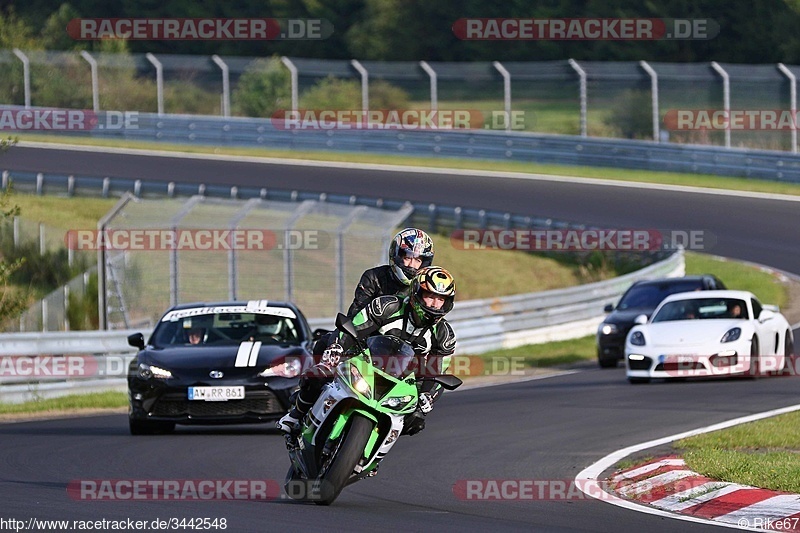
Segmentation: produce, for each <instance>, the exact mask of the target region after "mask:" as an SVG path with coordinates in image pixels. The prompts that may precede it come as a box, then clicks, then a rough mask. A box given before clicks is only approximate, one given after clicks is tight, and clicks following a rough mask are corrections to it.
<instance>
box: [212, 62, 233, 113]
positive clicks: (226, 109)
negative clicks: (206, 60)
mask: <svg viewBox="0 0 800 533" xmlns="http://www.w3.org/2000/svg"><path fill="white" fill-rule="evenodd" d="M211 59H212V60H213V61H214V63H216V64H217V66H218V67H219V69H220V70H221V71H222V116H223V117H229V116H231V80H230V75H229V72H228V65H227V64H226V63H225V62H224V61H223V60H222V58H221V57H219V56H218V55H217V54H214V55H213V56H211Z"/></svg>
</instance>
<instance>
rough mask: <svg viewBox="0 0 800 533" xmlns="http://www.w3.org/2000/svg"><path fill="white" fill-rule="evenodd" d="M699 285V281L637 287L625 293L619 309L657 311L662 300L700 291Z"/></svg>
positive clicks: (650, 284) (670, 282)
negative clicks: (683, 293) (675, 295)
mask: <svg viewBox="0 0 800 533" xmlns="http://www.w3.org/2000/svg"><path fill="white" fill-rule="evenodd" d="M698 283H699V282H698V281H669V282H664V283H646V284H642V285H636V286H634V287H631V288H630V289H629V290H628V292H626V293H625V295H624V296H623V297H622V300H620V302H619V305H617V309H622V310H624V309H655V308H656V307H657V306H658V304H660V303H661V300H663V299H664V298H666V297H667V296H669V295H670V294H675V293H678V292H689V291H694V290H697V289H699V288H700V286H699V285H698Z"/></svg>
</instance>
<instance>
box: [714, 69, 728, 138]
mask: <svg viewBox="0 0 800 533" xmlns="http://www.w3.org/2000/svg"><path fill="white" fill-rule="evenodd" d="M711 68H713V69H714V70H715V71H717V74H719V75H720V77H721V78H722V108H723V110H724V111H725V116H726V117H728V123H727V125H726V127H725V148H730V147H731V78H730V76H728V73H727V72H725V69H724V68H722V67H721V66H720V64H719V63H717V62H716V61H712V62H711Z"/></svg>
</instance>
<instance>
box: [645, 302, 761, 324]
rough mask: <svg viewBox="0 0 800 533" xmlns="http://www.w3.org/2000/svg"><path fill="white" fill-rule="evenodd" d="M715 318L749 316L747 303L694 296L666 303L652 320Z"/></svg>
mask: <svg viewBox="0 0 800 533" xmlns="http://www.w3.org/2000/svg"><path fill="white" fill-rule="evenodd" d="M713 318H727V319H731V318H734V319H742V320H745V319H747V318H748V314H747V305H746V304H745V302H744V300H740V299H738V298H693V299H691V300H675V301H673V302H667V303H665V304H664V305H663V306H662V307H661V309H659V310H658V311H657V312H656V314H655V315H654V316H653V320H652V322H654V323H655V322H671V321H674V320H703V319H713Z"/></svg>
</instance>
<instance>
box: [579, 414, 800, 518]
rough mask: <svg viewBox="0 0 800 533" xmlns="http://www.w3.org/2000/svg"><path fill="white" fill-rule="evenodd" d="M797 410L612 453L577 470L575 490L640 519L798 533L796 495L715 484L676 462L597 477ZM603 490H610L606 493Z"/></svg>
mask: <svg viewBox="0 0 800 533" xmlns="http://www.w3.org/2000/svg"><path fill="white" fill-rule="evenodd" d="M798 410H800V404H799V405H792V406H789V407H784V408H782V409H774V410H772V411H767V412H764V413H758V414H754V415H749V416H744V417H741V418H736V419H733V420H728V421H727V422H722V423H719V424H714V425H712V426H707V427H703V428H698V429H695V430H692V431H686V432H684V433H679V434H677V435H670V436H668V437H663V438H660V439H655V440H651V441H648V442H643V443H640V444H635V445H633V446H629V447H627V448H623V449H621V450H617V451H615V452H612V453H610V454H608V455H606V456H605V457H603V458H602V459H600V460H599V461H597V462H596V463H594V464H592V465H590V466H588V467H586V468H585V469H583V470H582V471H581V472H580V473H579V474H578V475H577V476H576V477H575V485H576V486H577V487H578V488H579V489H580V490H581V491H582V492H584V493H585V494H586V495H587V496H590V497H592V498H597V499H599V500H602V501H604V502H607V503H610V504H612V505H616V506H618V507H624V508H626V509H630V510H633V511H637V512H640V513H646V514H652V515H656V516H660V517H665V518H672V519H675V520H681V521H687V522H699V523H703V524H713V525H717V526H720V527H727V528H733V529H743V530H749V531H763V530H770V531H800V495H798V494H787V493H782V492H777V491H771V490H765V489H759V488H756V487H748V486H745V485H737V484H734V483H728V482H724V481H715V480H713V479H709V478H706V477H703V476H701V475H699V474H697V473H695V472H692V471H691V470H689V469H688V468H686V465H685V464H684V462H683V459H681V458H679V457H665V458H662V459H659V460H656V461H653V462H650V463H648V464H646V465H641V466H637V467H636V468H632V469H629V470H627V471H624V472H621V473H617V474H615V475H614V476H613V477H612V478H611V480H606V479H605V478H604V477H601V476H602V474H603V473H604V472H605V471H607V470H609V469H611V468H612V467H613V466H614V465H616V464H617V463H619V462H620V461H621V460H622V459H625V458H626V457H628V456H629V455H632V454H634V453H638V452H641V451H643V450H647V449H649V448H655V447H657V446H663V445H665V444H669V443H671V442H674V441H676V440H680V439H685V438H687V437H692V436H694V435H700V434H702V433H709V432H711V431H717V430H720V429H726V428H729V427H733V426H737V425H739V424H744V423H747V422H754V421H756V420H761V419H764V418H769V417H772V416H776V415H781V414H785V413H791V412H794V411H798ZM615 485H616V486H615ZM609 486H612V487H615V490H607V489H609Z"/></svg>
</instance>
